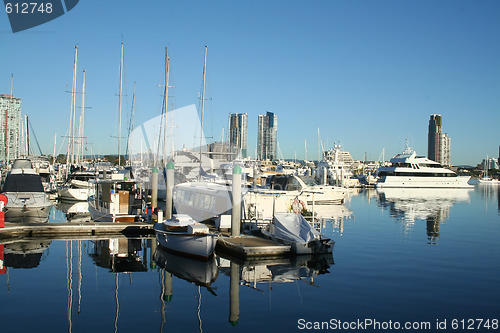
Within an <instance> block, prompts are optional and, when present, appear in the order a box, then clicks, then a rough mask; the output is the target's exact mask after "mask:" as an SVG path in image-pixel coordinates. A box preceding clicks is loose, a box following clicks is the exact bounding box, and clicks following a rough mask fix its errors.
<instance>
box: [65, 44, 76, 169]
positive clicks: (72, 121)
mask: <svg viewBox="0 0 500 333" xmlns="http://www.w3.org/2000/svg"><path fill="white" fill-rule="evenodd" d="M77 57H78V46H75V57H74V62H73V83H72V86H71V111H70V116H69V129H68V150H67V152H66V167H67V168H68V165H69V164H70V162H72V161H71V160H70V156H71V147H72V140H73V137H72V136H71V133H73V131H72V129H73V123H74V105H75V81H76V63H77ZM68 173H69V169H66V175H67V174H68Z"/></svg>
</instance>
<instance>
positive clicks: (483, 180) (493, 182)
mask: <svg viewBox="0 0 500 333" xmlns="http://www.w3.org/2000/svg"><path fill="white" fill-rule="evenodd" d="M488 160H489V156H488V155H486V159H485V160H484V171H483V177H481V178H478V180H477V183H478V184H479V185H500V181H499V180H498V179H494V178H491V177H490V176H488V164H489V163H488Z"/></svg>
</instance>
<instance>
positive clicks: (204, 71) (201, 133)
mask: <svg viewBox="0 0 500 333" xmlns="http://www.w3.org/2000/svg"><path fill="white" fill-rule="evenodd" d="M206 69H207V46H206V45H205V60H204V62H203V89H202V92H201V126H200V174H201V148H202V146H203V114H204V111H205V76H206Z"/></svg>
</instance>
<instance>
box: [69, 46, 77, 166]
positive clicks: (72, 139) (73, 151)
mask: <svg viewBox="0 0 500 333" xmlns="http://www.w3.org/2000/svg"><path fill="white" fill-rule="evenodd" d="M77 49H78V47H77V46H75V64H74V68H73V89H72V92H71V93H72V98H73V101H72V104H73V110H72V118H73V125H72V134H71V163H75V118H76V65H77V62H78V58H77Z"/></svg>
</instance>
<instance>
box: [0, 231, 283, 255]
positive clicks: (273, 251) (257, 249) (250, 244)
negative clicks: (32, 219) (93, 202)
mask: <svg viewBox="0 0 500 333" xmlns="http://www.w3.org/2000/svg"><path fill="white" fill-rule="evenodd" d="M99 235H100V236H103V235H126V236H137V235H154V230H153V223H146V222H133V223H124V222H118V223H111V222H98V223H95V222H66V223H9V222H6V223H5V227H4V228H0V242H2V241H6V240H9V239H24V238H31V237H33V238H40V237H42V238H54V239H62V238H64V237H75V236H77V237H85V236H87V237H93V236H99ZM216 250H217V251H218V252H219V251H220V252H223V253H225V254H227V255H229V256H231V257H234V258H238V259H244V260H245V259H258V258H267V259H273V258H283V257H285V256H288V255H289V254H290V246H288V245H282V244H279V243H277V242H274V241H271V240H268V239H264V238H262V237H256V236H250V235H241V236H239V237H229V236H227V235H221V236H220V237H219V238H218V240H217V247H216Z"/></svg>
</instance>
